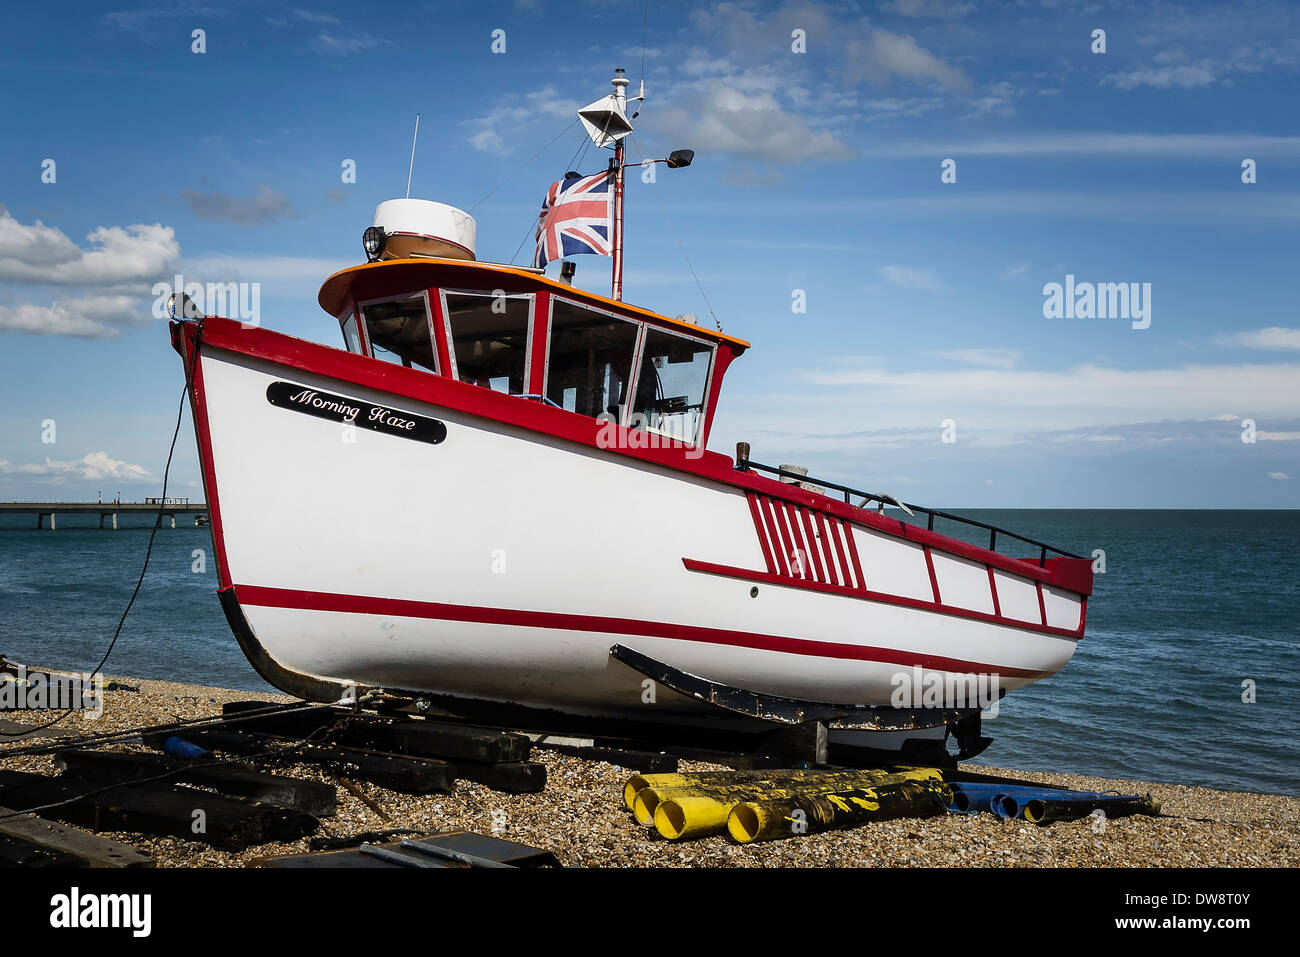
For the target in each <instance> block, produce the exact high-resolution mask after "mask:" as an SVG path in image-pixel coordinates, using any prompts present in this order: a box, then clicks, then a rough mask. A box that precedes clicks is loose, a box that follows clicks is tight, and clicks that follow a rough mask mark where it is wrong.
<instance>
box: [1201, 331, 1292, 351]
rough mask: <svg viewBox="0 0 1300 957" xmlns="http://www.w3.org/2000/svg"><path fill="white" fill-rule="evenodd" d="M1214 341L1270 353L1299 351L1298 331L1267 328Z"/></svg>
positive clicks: (1222, 337) (1221, 337)
mask: <svg viewBox="0 0 1300 957" xmlns="http://www.w3.org/2000/svg"><path fill="white" fill-rule="evenodd" d="M1216 341H1217V342H1218V343H1219V344H1220V345H1225V346H1245V347H1246V348H1248V349H1267V350H1269V351H1272V352H1284V351H1295V350H1300V329H1289V328H1286V327H1283V326H1269V327H1268V328H1266V329H1254V330H1251V331H1249V332H1238V333H1236V334H1235V335H1231V336H1220V337H1219V338H1218V339H1217V340H1216Z"/></svg>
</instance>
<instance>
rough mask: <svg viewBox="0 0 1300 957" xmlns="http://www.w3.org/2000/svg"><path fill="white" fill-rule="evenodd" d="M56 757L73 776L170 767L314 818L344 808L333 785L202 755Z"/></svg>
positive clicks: (152, 772)
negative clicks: (214, 760)
mask: <svg viewBox="0 0 1300 957" xmlns="http://www.w3.org/2000/svg"><path fill="white" fill-rule="evenodd" d="M55 762H56V763H57V764H59V765H60V766H62V767H64V768H66V769H67V771H68V773H69V775H71V776H74V777H77V778H82V779H96V780H101V781H127V780H131V779H134V778H146V777H154V776H156V775H159V774H163V773H166V772H169V771H170V772H174V776H173V777H172V778H169V779H168V780H170V781H174V782H178V783H179V782H185V783H187V784H197V785H200V786H202V787H210V788H212V789H214V790H216V791H219V792H221V793H222V794H226V795H231V796H235V797H242V798H247V799H248V800H250V801H257V802H258V803H260V804H273V805H275V806H277V807H285V808H290V809H291V810H294V811H302V812H303V813H304V814H310V815H312V816H313V817H329V816H331V815H332V814H334V812H335V810H336V809H337V807H338V792H337V791H335V789H334V787H333V786H332V785H329V784H325V783H322V782H320V781H304V780H302V779H301V778H290V777H284V776H283V775H277V774H265V773H263V772H260V771H252V770H249V769H248V768H244V767H237V766H235V765H230V764H218V765H211V764H205V762H204V761H203V760H202V759H199V760H197V761H193V762H190V761H184V760H180V759H177V758H168V757H164V756H162V755H157V754H143V753H139V752H131V753H126V752H121V751H116V752H115V751H90V750H84V751H63V752H61V753H60V754H59V755H58V756H57V757H56V758H55Z"/></svg>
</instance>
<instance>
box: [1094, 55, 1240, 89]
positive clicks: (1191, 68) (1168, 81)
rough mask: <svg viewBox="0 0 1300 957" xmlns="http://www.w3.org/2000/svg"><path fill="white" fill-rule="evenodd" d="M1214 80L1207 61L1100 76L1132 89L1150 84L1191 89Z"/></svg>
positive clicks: (1113, 84) (1161, 87) (1114, 84)
mask: <svg viewBox="0 0 1300 957" xmlns="http://www.w3.org/2000/svg"><path fill="white" fill-rule="evenodd" d="M1214 80H1215V72H1214V69H1213V67H1212V66H1211V65H1210V64H1209V62H1208V61H1202V62H1200V63H1195V64H1193V63H1179V64H1173V65H1169V64H1165V65H1161V66H1148V67H1140V68H1139V69H1136V70H1130V71H1129V72H1127V73H1110V74H1108V75H1106V76H1104V77H1102V80H1101V82H1102V83H1104V84H1109V85H1110V86H1113V87H1115V88H1116V89H1118V90H1132V89H1136V88H1137V87H1139V86H1152V87H1155V88H1156V89H1158V90H1170V89H1182V90H1193V89H1196V88H1198V87H1203V86H1209V85H1211V84H1212V83H1213V82H1214Z"/></svg>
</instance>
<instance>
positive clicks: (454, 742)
mask: <svg viewBox="0 0 1300 957" xmlns="http://www.w3.org/2000/svg"><path fill="white" fill-rule="evenodd" d="M334 740H336V741H338V742H339V743H340V744H347V745H351V746H356V747H367V748H378V749H380V750H383V751H391V752H396V753H398V754H410V755H420V756H423V757H436V758H446V759H447V760H449V761H475V762H478V763H480V764H501V763H509V762H515V761H527V760H528V756H529V754H530V752H531V750H532V746H533V743H532V741H530V740H529V738H528V736H527V735H523V734H516V733H514V732H512V731H494V730H492V729H490V728H474V727H469V726H467V725H454V724H444V723H441V722H437V721H430V720H428V719H425V718H412V719H410V720H408V721H396V722H391V723H389V722H385V721H382V720H377V719H375V720H366V721H354V722H352V723H350V724H348V725H347V726H345V727H343V728H342V729H340V730H339V731H338V732H336V734H335V735H334Z"/></svg>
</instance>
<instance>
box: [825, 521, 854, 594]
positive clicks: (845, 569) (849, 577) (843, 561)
mask: <svg viewBox="0 0 1300 957" xmlns="http://www.w3.org/2000/svg"><path fill="white" fill-rule="evenodd" d="M826 521H827V524H829V525H830V527H831V536H832V537H833V538H834V539H835V553H836V554H837V555H838V556H839V560H840V573H841V575H842V576H843V577H844V584H845V585H846V586H848V587H849V588H853V587H854V586H855V585H856V584H857V583H856V582H855V581H854V580H853V571H852V569H850V568H849V560H848V559H847V558H845V557H844V544H843V543H842V542H841V541H840V520H839V519H837V518H834V517H831V516H827V519H826Z"/></svg>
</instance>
